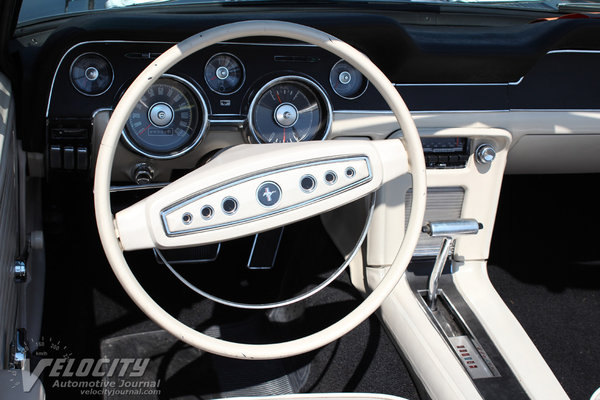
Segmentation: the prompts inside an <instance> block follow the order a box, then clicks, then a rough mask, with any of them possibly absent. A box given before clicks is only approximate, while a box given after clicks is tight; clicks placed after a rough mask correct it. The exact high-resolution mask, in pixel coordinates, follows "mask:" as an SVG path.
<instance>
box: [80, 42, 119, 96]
mask: <svg viewBox="0 0 600 400" xmlns="http://www.w3.org/2000/svg"><path fill="white" fill-rule="evenodd" d="M89 55H93V56H98V57H100V58H103V59H104V61H106V63H107V64H108V66H109V67H110V75H111V76H110V83H109V84H108V86H107V87H106V89H104V90H103V91H102V92H100V93H93V94H92V93H86V92H84V91H82V90H80V89H79V88H78V87H77V85H75V83H74V82H73V66H74V65H75V63H76V62H77V61H79V59H80V58H82V57H84V56H89ZM69 82H71V86H73V89H75V90H76V91H77V92H79V93H81V94H82V95H84V96H88V97H97V96H102V95H103V94H104V93H106V92H108V90H109V89H110V88H111V87H112V85H113V83H114V82H115V68H114V67H113V65H112V64H111V63H110V61H108V58H106V57H104V56H103V55H102V54H100V53H96V52H94V51H88V52H86V53H82V54H80V55H78V56H77V57H75V59H74V60H73V62H72V63H71V66H70V67H69Z"/></svg>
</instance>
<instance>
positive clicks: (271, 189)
mask: <svg viewBox="0 0 600 400" xmlns="http://www.w3.org/2000/svg"><path fill="white" fill-rule="evenodd" d="M256 199H257V200H258V202H259V203H260V204H262V205H263V206H265V207H273V206H274V205H275V204H277V203H279V200H280V199H281V188H280V187H279V185H278V184H276V183H275V182H272V181H267V182H263V183H262V184H261V185H260V186H259V187H258V189H257V191H256Z"/></svg>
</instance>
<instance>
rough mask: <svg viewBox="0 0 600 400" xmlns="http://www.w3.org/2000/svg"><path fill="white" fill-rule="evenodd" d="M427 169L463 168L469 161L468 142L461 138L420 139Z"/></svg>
mask: <svg viewBox="0 0 600 400" xmlns="http://www.w3.org/2000/svg"><path fill="white" fill-rule="evenodd" d="M421 143H422V144H423V152H424V153H425V164H426V165H427V168H464V167H465V166H466V165H467V160H468V159H469V140H468V139H467V138H461V137H422V138H421Z"/></svg>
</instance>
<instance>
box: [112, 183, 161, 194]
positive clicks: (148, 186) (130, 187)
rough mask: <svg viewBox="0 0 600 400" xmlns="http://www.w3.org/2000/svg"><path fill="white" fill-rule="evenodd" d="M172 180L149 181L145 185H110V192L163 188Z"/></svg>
mask: <svg viewBox="0 0 600 400" xmlns="http://www.w3.org/2000/svg"><path fill="white" fill-rule="evenodd" d="M169 183H170V182H157V183H147V184H145V185H122V186H119V185H115V186H111V187H110V192H111V193H115V192H131V191H134V190H152V189H162V188H164V187H165V186H167V185H168V184H169Z"/></svg>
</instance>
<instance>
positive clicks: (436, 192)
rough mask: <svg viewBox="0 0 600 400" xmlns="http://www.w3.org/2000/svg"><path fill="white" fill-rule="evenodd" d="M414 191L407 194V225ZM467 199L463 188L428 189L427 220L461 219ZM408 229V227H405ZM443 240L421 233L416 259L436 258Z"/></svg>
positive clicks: (415, 253) (415, 254)
mask: <svg viewBox="0 0 600 400" xmlns="http://www.w3.org/2000/svg"><path fill="white" fill-rule="evenodd" d="M412 196H413V192H412V189H409V190H408V192H406V197H405V201H406V202H405V204H406V211H405V212H406V214H405V224H407V223H408V216H409V215H410V210H411V204H412ZM464 198H465V190H464V189H463V188H461V187H441V188H429V189H427V207H426V208H425V220H424V221H423V222H427V221H439V220H451V219H458V218H460V217H461V210H462V205H463V201H464ZM405 229H406V227H405ZM441 245H442V238H439V237H437V238H434V237H430V236H429V235H427V234H425V233H421V236H420V238H419V243H418V244H417V248H416V250H415V252H414V255H413V256H414V257H435V256H437V254H438V252H439V251H440V246H441Z"/></svg>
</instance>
